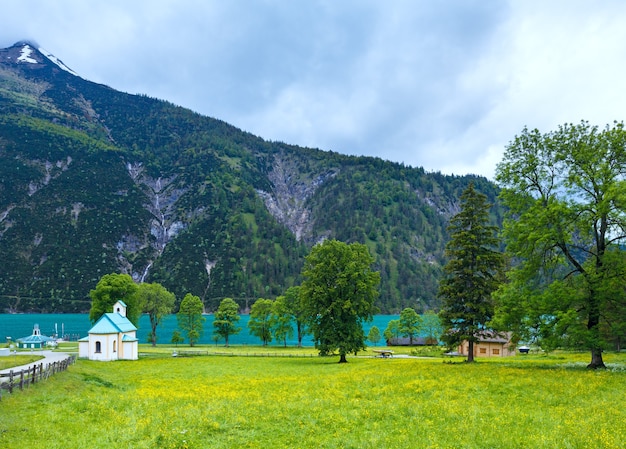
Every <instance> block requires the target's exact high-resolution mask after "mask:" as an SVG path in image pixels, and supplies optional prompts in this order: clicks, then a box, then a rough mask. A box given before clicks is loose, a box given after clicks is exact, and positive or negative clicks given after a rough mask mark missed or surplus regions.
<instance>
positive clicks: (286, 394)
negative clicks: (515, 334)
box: [0, 347, 626, 449]
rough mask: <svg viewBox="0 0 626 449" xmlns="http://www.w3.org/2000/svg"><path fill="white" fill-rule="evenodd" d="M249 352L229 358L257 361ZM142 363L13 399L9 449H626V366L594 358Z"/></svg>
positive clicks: (66, 376)
mask: <svg viewBox="0 0 626 449" xmlns="http://www.w3.org/2000/svg"><path fill="white" fill-rule="evenodd" d="M180 349H184V348H180ZM202 349H207V350H210V351H213V350H214V349H215V348H214V347H206V348H202ZM221 349H222V350H225V349H224V348H221ZM244 349H245V350H244ZM244 349H242V348H231V349H230V350H231V351H232V353H233V354H235V353H241V354H243V353H250V352H253V351H251V348H244ZM254 349H255V352H256V349H257V348H254ZM258 351H259V352H261V351H268V352H271V351H270V350H265V349H263V348H258ZM273 351H274V352H276V351H277V349H276V348H273ZM289 351H290V353H291V354H293V355H295V354H297V352H298V350H289ZM306 351H307V350H302V352H306ZM140 352H141V353H144V354H145V355H144V356H143V357H142V358H141V359H140V360H139V361H135V362H128V361H127V362H121V361H120V362H108V363H106V362H91V361H87V360H79V361H78V362H77V363H76V364H75V365H73V366H71V367H70V369H69V370H68V371H67V372H64V373H60V374H57V375H55V376H54V377H53V378H50V379H49V380H47V381H45V382H42V383H39V384H36V385H34V386H32V387H30V388H29V389H27V390H25V391H22V392H16V393H14V394H13V395H4V396H3V398H2V401H1V402H0V447H2V448H6V449H14V448H15V449H17V448H25V447H39V446H41V442H45V447H46V448H111V447H114V448H208V447H211V448H235V447H237V448H238V447H244V448H342V447H343V448H407V447H410V448H591V447H593V448H621V447H624V444H625V443H624V442H626V409H625V407H624V399H625V398H626V395H625V392H624V390H625V387H626V356H625V355H623V354H621V355H617V354H606V358H605V359H606V361H607V362H608V363H609V366H610V369H608V370H605V371H588V370H586V369H585V368H584V366H585V364H586V361H587V359H588V355H587V354H559V355H553V356H526V357H523V356H518V357H512V358H506V359H504V358H499V359H492V360H487V359H479V361H478V363H475V364H466V363H449V360H443V359H441V358H428V359H416V358H395V359H379V358H350V359H349V363H347V364H338V363H337V360H338V358H337V357H330V358H321V357H308V358H304V357H303V358H298V357H290V358H287V357H224V356H200V357H176V358H174V357H171V355H169V354H171V350H165V351H164V350H156V351H155V350H151V349H150V348H148V347H141V348H140ZM308 352H309V353H310V352H311V350H308Z"/></svg>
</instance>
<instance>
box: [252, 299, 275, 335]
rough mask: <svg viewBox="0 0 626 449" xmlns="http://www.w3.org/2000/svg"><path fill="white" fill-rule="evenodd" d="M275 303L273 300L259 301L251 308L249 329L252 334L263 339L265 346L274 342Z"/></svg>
mask: <svg viewBox="0 0 626 449" xmlns="http://www.w3.org/2000/svg"><path fill="white" fill-rule="evenodd" d="M273 306H274V301H272V300H271V299H263V298H259V299H257V300H256V301H255V302H254V304H252V307H251V308H250V319H249V320H248V329H250V334H252V335H255V336H257V337H259V338H260V339H261V341H262V342H263V346H267V344H268V343H269V342H271V341H272V309H273Z"/></svg>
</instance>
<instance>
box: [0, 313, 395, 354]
mask: <svg viewBox="0 0 626 449" xmlns="http://www.w3.org/2000/svg"><path fill="white" fill-rule="evenodd" d="M398 317H399V316H398V315H376V316H375V317H374V320H373V321H372V322H371V323H366V324H365V325H364V326H363V328H364V330H365V335H367V333H368V332H369V330H370V328H371V327H372V326H377V327H378V329H380V332H381V334H382V332H383V331H384V330H385V328H386V327H387V324H388V323H389V321H390V320H393V319H398ZM205 318H206V321H205V323H204V335H203V336H202V337H201V338H200V341H199V343H200V344H215V341H214V340H213V338H212V337H213V315H205ZM248 319H249V316H248V315H241V319H240V320H239V327H241V332H240V333H239V334H236V335H232V336H231V337H229V343H230V344H234V345H260V344H262V342H261V340H260V339H259V338H257V337H255V336H253V335H250V333H249V332H248ZM35 324H38V325H39V329H40V330H41V333H42V334H43V335H47V336H53V335H55V334H56V335H59V336H61V335H65V336H66V337H67V338H69V339H70V340H78V339H79V338H83V337H86V336H87V332H88V331H89V329H90V328H91V323H90V321H89V315H88V314H77V313H76V314H71V313H69V314H6V313H3V314H0V344H2V343H4V341H5V338H6V337H11V339H12V340H13V341H15V340H16V339H18V338H22V337H28V336H29V335H31V334H32V333H33V326H34V325H35ZM176 328H177V322H176V315H169V316H167V317H166V318H165V319H164V320H163V322H162V324H160V325H159V327H157V337H158V340H157V343H162V344H169V343H170V341H171V340H172V333H173V332H174V331H175V330H176ZM149 332H150V319H149V318H148V316H147V315H143V316H142V317H141V318H140V320H139V329H138V330H137V338H138V339H139V342H140V343H147V342H148V334H149ZM297 343H298V341H297V337H296V335H295V329H294V337H293V338H291V339H288V340H287V345H289V346H295V345H296V344H297ZM217 344H218V345H219V344H222V345H223V344H224V340H220V341H219V342H218V343H217ZM270 344H271V345H273V346H282V344H283V342H276V341H272V342H271V343H270ZM302 344H303V345H305V346H313V341H312V340H311V336H310V335H307V336H305V337H304V339H303V342H302ZM379 344H380V345H383V344H384V341H383V340H382V339H381V341H380V342H379Z"/></svg>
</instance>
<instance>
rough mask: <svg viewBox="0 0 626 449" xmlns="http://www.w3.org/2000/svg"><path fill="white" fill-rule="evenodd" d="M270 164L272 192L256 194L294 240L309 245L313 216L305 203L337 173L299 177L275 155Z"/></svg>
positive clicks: (287, 160)
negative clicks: (305, 242)
mask: <svg viewBox="0 0 626 449" xmlns="http://www.w3.org/2000/svg"><path fill="white" fill-rule="evenodd" d="M273 162H274V163H273V165H272V170H271V171H270V172H269V173H268V179H269V181H270V182H271V183H272V187H273V189H272V191H271V192H264V191H262V190H257V193H258V194H259V196H260V197H261V198H262V199H263V201H264V203H265V206H266V207H267V209H268V210H269V212H270V213H271V214H272V215H273V216H274V217H275V218H276V220H278V222H279V223H281V224H283V225H284V226H285V227H286V228H287V229H289V231H291V233H293V234H294V235H295V237H296V240H298V241H307V242H309V241H311V240H312V238H313V234H312V231H313V216H312V213H311V209H310V207H309V206H308V205H307V201H308V200H309V199H310V198H311V197H312V196H313V195H314V194H315V192H316V191H317V189H318V188H319V187H320V186H321V185H322V184H323V183H325V182H326V181H328V180H329V179H332V178H333V177H334V176H335V175H336V174H337V173H338V171H339V169H327V170H322V172H321V173H302V172H301V171H299V170H298V168H297V164H296V162H295V161H294V160H293V159H290V158H289V157H288V156H287V155H285V154H284V153H279V154H277V155H275V156H274V161H273Z"/></svg>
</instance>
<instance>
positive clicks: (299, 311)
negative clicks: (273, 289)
mask: <svg viewBox="0 0 626 449" xmlns="http://www.w3.org/2000/svg"><path fill="white" fill-rule="evenodd" d="M284 298H285V307H286V308H287V311H288V312H289V314H291V317H292V318H293V320H294V322H295V324H296V333H297V338H298V347H301V346H302V337H303V336H304V335H306V334H307V328H306V313H305V310H304V306H303V304H302V300H301V298H300V287H299V286H294V287H289V288H288V289H287V291H286V292H285V295H284Z"/></svg>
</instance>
